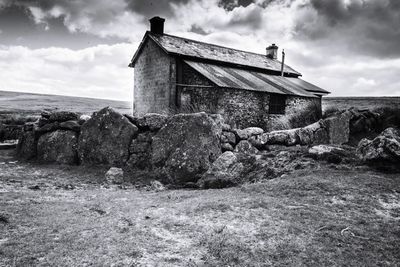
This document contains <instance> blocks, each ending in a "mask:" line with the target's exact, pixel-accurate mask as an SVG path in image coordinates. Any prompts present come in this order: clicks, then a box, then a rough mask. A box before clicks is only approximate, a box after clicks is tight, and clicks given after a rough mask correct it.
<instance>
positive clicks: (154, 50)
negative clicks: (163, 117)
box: [133, 39, 176, 115]
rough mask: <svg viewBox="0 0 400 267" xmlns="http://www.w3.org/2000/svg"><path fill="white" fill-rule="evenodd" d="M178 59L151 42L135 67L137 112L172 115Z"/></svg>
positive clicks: (135, 103) (145, 47) (134, 99)
mask: <svg viewBox="0 0 400 267" xmlns="http://www.w3.org/2000/svg"><path fill="white" fill-rule="evenodd" d="M175 69H176V68H175V59H173V58H171V57H170V56H168V55H167V54H166V53H165V52H164V51H163V50H162V49H161V48H160V47H159V46H158V45H157V44H156V43H155V42H154V41H153V40H151V39H148V40H147V41H146V43H145V44H144V47H143V49H142V51H141V53H140V55H139V57H138V59H137V61H136V64H135V70H134V73H135V76H134V89H133V111H134V113H135V114H137V115H143V114H146V113H169V110H170V109H171V105H172V104H173V102H172V101H173V100H172V99H173V98H174V94H175V92H174V91H175V82H174V81H175V77H176V71H175Z"/></svg>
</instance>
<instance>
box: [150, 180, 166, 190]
mask: <svg viewBox="0 0 400 267" xmlns="http://www.w3.org/2000/svg"><path fill="white" fill-rule="evenodd" d="M150 189H151V190H154V191H157V192H159V191H164V190H165V189H166V188H165V186H164V185H163V184H162V183H161V182H160V181H157V180H151V181H150Z"/></svg>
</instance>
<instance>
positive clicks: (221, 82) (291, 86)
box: [185, 60, 328, 97]
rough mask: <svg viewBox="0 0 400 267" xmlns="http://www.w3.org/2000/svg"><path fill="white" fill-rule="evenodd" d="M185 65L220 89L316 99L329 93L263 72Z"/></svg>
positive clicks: (292, 79) (298, 81)
mask: <svg viewBox="0 0 400 267" xmlns="http://www.w3.org/2000/svg"><path fill="white" fill-rule="evenodd" d="M185 63H186V64H188V65H189V66H191V67H192V68H193V69H195V70H196V71H198V72H199V73H201V74H202V75H203V76H205V77H206V78H208V79H209V80H211V81H212V82H213V83H215V84H216V85H218V87H223V88H236V89H244V90H250V91H260V92H268V93H275V94H284V95H298V96H306V97H316V94H315V93H314V92H316V91H319V92H325V94H326V93H328V92H327V91H325V90H323V89H321V88H319V87H317V86H315V85H312V84H310V83H307V82H305V81H303V80H301V79H299V78H288V77H282V76H278V75H268V74H265V73H263V72H257V71H252V70H246V69H241V68H233V67H232V68H231V67H227V66H222V65H215V64H210V63H204V62H195V61H190V60H185Z"/></svg>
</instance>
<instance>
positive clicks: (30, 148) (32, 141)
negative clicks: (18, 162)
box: [17, 131, 37, 160]
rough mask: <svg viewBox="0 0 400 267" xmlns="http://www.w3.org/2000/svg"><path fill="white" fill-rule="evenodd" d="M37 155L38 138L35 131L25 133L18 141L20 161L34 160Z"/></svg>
mask: <svg viewBox="0 0 400 267" xmlns="http://www.w3.org/2000/svg"><path fill="white" fill-rule="evenodd" d="M36 153H37V138H36V134H35V132H34V131H23V132H22V133H21V134H20V136H19V139H18V144H17V156H18V157H19V158H20V159H26V160H28V159H33V158H35V157H36Z"/></svg>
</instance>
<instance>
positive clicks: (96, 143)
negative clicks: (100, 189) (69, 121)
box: [78, 107, 138, 167]
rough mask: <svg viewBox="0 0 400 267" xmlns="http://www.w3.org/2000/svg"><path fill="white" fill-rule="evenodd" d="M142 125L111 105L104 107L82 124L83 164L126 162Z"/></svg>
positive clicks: (80, 142) (121, 163)
mask: <svg viewBox="0 0 400 267" xmlns="http://www.w3.org/2000/svg"><path fill="white" fill-rule="evenodd" d="M137 132H138V128H137V127H136V126H135V125H133V124H132V123H130V122H129V120H128V119H127V118H126V117H125V116H123V115H121V114H120V113H118V112H116V111H114V110H113V109H112V108H110V107H106V108H103V109H102V110H100V111H99V112H96V113H94V114H93V116H92V117H91V118H90V119H89V120H88V121H87V122H86V123H84V124H83V125H82V128H81V132H80V135H79V143H78V155H79V159H80V161H81V162H82V163H83V164H106V165H113V166H117V167H119V166H123V165H124V164H125V162H126V161H127V160H128V157H129V145H130V144H131V141H132V139H133V138H134V137H135V136H136V135H137Z"/></svg>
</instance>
